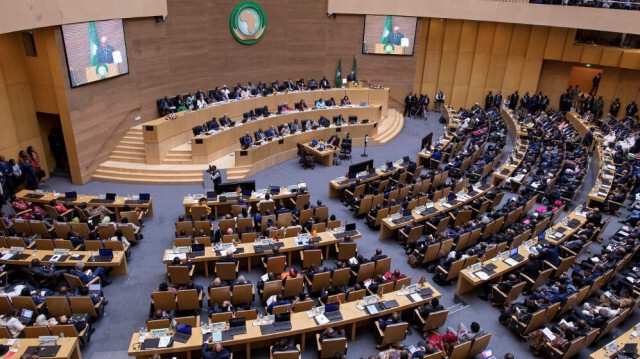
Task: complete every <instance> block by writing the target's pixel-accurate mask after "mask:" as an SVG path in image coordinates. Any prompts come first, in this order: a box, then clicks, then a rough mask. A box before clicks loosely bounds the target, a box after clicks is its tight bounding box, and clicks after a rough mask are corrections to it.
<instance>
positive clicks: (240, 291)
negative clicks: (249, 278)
mask: <svg viewBox="0 0 640 359" xmlns="http://www.w3.org/2000/svg"><path fill="white" fill-rule="evenodd" d="M254 297H255V292H254V289H253V284H240V285H234V286H233V289H232V290H231V304H233V305H247V304H251V303H253V299H254Z"/></svg>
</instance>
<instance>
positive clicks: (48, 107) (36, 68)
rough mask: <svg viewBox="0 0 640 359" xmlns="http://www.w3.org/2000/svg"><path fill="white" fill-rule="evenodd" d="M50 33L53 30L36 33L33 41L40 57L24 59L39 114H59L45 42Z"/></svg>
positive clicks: (45, 29)
mask: <svg viewBox="0 0 640 359" xmlns="http://www.w3.org/2000/svg"><path fill="white" fill-rule="evenodd" d="M50 31H53V30H52V29H51V28H44V29H38V30H37V31H35V32H34V34H33V39H34V42H35V44H36V50H37V52H38V56H35V57H31V56H25V57H24V59H25V66H26V68H27V74H28V76H29V83H30V85H31V94H32V95H33V104H34V106H35V110H36V111H38V112H46V113H58V103H57V102H56V97H55V96H52V94H53V93H55V90H54V87H53V78H52V77H51V64H50V63H49V56H48V53H47V46H46V42H45V35H46V33H47V32H50Z"/></svg>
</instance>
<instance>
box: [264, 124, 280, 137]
mask: <svg viewBox="0 0 640 359" xmlns="http://www.w3.org/2000/svg"><path fill="white" fill-rule="evenodd" d="M265 135H266V136H267V138H272V137H276V136H277V135H278V131H276V129H275V128H274V127H273V126H271V127H269V129H268V130H267V131H266V132H265Z"/></svg>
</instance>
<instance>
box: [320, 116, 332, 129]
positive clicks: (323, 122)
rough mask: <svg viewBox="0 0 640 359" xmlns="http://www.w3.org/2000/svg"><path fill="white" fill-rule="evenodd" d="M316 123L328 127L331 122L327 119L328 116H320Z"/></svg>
mask: <svg viewBox="0 0 640 359" xmlns="http://www.w3.org/2000/svg"><path fill="white" fill-rule="evenodd" d="M318 124H319V125H320V126H322V127H329V126H331V122H330V121H329V119H328V118H326V117H324V116H321V117H320V119H319V120H318Z"/></svg>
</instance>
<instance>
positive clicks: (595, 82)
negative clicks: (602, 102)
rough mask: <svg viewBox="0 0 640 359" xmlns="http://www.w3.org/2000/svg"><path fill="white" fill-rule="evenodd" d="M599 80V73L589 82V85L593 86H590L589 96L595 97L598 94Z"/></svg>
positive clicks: (600, 75) (600, 76)
mask: <svg viewBox="0 0 640 359" xmlns="http://www.w3.org/2000/svg"><path fill="white" fill-rule="evenodd" d="M600 79H602V74H600V73H598V74H597V75H595V76H594V77H593V80H591V83H592V84H593V86H591V91H589V95H591V96H595V95H596V94H597V93H598V87H600Z"/></svg>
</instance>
